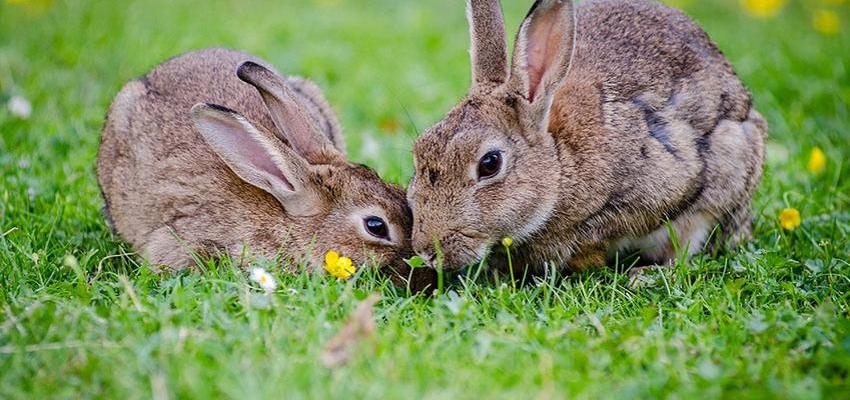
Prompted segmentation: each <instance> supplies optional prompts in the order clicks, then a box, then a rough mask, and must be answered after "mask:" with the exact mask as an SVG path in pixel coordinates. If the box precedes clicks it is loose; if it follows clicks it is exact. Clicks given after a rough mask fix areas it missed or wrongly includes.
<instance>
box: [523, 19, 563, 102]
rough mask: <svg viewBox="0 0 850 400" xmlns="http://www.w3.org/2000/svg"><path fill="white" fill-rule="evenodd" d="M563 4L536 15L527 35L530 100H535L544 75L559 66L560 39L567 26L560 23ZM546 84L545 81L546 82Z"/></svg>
mask: <svg viewBox="0 0 850 400" xmlns="http://www.w3.org/2000/svg"><path fill="white" fill-rule="evenodd" d="M561 7H564V6H563V5H555V6H552V7H550V8H549V9H547V10H546V11H544V12H541V13H539V15H535V16H534V17H533V18H534V19H533V20H532V22H531V24H530V26H529V27H528V34H527V36H526V60H525V61H526V68H527V71H528V100H529V101H532V102H533V101H534V99H535V96H537V92H538V89H539V87H540V84H541V82H542V81H543V76H544V75H546V73H547V72H548V71H549V70H550V69H551V68H552V67H557V64H558V61H559V60H557V59H556V57H558V56H559V54H558V48H559V45H560V41H561V39H562V38H563V37H565V34H566V32H564V29H566V28H567V27H566V26H562V25H563V24H559V23H558V22H559V21H560V19H559V18H558V14H559V13H560V12H561ZM544 84H545V83H544Z"/></svg>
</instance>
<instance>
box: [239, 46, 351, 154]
mask: <svg viewBox="0 0 850 400" xmlns="http://www.w3.org/2000/svg"><path fill="white" fill-rule="evenodd" d="M236 75H237V76H238V77H239V79H241V80H243V81H244V82H246V83H249V84H251V85H252V86H254V87H255V88H257V90H258V91H259V92H260V96H262V97H263V101H264V102H265V103H266V107H268V109H269V114H271V117H272V121H274V124H275V126H276V127H277V129H278V130H279V131H280V132H279V133H280V134H282V135H283V139H284V140H286V142H287V143H288V144H289V145H290V146H292V148H293V149H294V150H295V151H296V152H298V154H300V155H301V156H302V157H304V159H306V160H307V161H308V162H309V163H310V164H332V163H335V162H344V161H345V155H343V154H342V153H341V152H339V150H337V149H336V147H335V146H334V144H333V143H332V142H331V141H330V139H328V137H327V136H325V135H324V134H322V132H321V131H320V130H319V129H318V128H317V127H316V126H315V125H314V124H313V122H312V121H311V120H310V117H309V116H308V114H307V112H306V110H304V109H303V108H302V107H301V106H300V105H299V104H298V102H297V101H296V100H295V97H294V96H293V93H292V89H291V88H290V87H289V85H287V83H286V82H285V81H284V80H283V78H281V77H280V76H279V75H278V74H276V73H274V72H272V71H270V70H269V69H267V68H266V67H263V66H262V65H260V64H257V63H254V62H251V61H248V62H245V63H242V65H240V66H239V68H237V70H236Z"/></svg>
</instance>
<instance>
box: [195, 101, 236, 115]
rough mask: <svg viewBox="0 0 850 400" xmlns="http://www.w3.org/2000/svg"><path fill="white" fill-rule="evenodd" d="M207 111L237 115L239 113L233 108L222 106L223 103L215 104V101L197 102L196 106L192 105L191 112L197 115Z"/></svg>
mask: <svg viewBox="0 0 850 400" xmlns="http://www.w3.org/2000/svg"><path fill="white" fill-rule="evenodd" d="M205 112H219V113H226V114H236V115H238V114H239V113H237V112H236V111H235V110H232V109H230V108H227V107H225V106H221V105H218V104H213V103H198V104H195V105H194V106H192V110H191V113H192V114H193V115H196V116H197V115H201V114H203V113H205Z"/></svg>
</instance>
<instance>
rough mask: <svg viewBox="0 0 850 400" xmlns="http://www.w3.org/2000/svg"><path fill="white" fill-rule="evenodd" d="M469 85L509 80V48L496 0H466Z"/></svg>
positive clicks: (500, 10)
mask: <svg viewBox="0 0 850 400" xmlns="http://www.w3.org/2000/svg"><path fill="white" fill-rule="evenodd" d="M466 18H467V20H469V41H470V50H469V53H470V56H471V58H472V60H471V62H472V85H473V87H483V86H489V85H500V84H503V83H505V81H506V80H507V79H508V45H507V43H506V42H505V19H504V17H503V15H502V7H501V5H500V4H499V0H469V2H468V3H467V4H466Z"/></svg>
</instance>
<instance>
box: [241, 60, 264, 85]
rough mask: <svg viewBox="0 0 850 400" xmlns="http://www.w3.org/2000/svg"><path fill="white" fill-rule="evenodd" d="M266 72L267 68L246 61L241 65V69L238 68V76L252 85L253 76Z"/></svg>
mask: <svg viewBox="0 0 850 400" xmlns="http://www.w3.org/2000/svg"><path fill="white" fill-rule="evenodd" d="M265 71H268V70H267V69H266V67H263V66H262V65H260V64H257V63H255V62H253V61H245V62H243V63H242V64H239V67H238V68H236V76H238V77H239V79H241V80H243V81H245V82H247V83H252V82H253V81H254V80H253V79H252V76H253V75H256V74H257V73H260V72H265Z"/></svg>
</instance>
